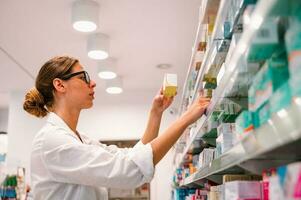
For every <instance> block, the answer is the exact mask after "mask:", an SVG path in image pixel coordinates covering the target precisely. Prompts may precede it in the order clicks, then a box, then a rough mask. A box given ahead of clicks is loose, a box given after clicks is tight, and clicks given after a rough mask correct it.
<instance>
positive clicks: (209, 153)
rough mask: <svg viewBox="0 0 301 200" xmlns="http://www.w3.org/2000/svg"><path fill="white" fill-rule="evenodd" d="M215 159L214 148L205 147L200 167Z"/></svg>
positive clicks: (200, 157) (200, 159) (200, 158)
mask: <svg viewBox="0 0 301 200" xmlns="http://www.w3.org/2000/svg"><path fill="white" fill-rule="evenodd" d="M213 159H214V149H213V148H205V149H204V150H203V151H202V152H201V153H200V156H199V163H198V168H202V167H204V166H206V165H209V164H210V163H211V162H212V161H213Z"/></svg>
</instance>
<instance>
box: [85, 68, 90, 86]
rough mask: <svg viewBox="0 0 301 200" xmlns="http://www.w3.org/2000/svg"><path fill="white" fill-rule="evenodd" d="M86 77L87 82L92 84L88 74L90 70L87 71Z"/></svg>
mask: <svg viewBox="0 0 301 200" xmlns="http://www.w3.org/2000/svg"><path fill="white" fill-rule="evenodd" d="M85 79H86V83H87V84H90V76H89V74H88V72H86V71H85Z"/></svg>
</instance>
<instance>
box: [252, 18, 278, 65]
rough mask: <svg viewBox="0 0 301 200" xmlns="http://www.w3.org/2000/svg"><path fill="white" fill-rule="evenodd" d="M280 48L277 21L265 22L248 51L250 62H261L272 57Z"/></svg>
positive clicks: (269, 20)
mask: <svg viewBox="0 0 301 200" xmlns="http://www.w3.org/2000/svg"><path fill="white" fill-rule="evenodd" d="M277 48H279V39H278V30H277V21H276V20H275V19H273V18H271V19H268V20H265V22H264V24H263V25H262V26H261V27H260V29H259V30H258V32H257V34H256V36H255V37H254V38H253V40H252V43H251V46H250V47H249V49H248V51H247V60H248V62H259V61H263V60H266V59H268V58H270V57H271V56H272V54H273V53H274V52H275V50H276V49H277Z"/></svg>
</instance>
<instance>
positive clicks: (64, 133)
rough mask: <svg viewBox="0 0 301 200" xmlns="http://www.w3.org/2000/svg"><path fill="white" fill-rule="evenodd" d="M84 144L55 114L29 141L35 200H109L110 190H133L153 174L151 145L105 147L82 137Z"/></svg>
mask: <svg viewBox="0 0 301 200" xmlns="http://www.w3.org/2000/svg"><path fill="white" fill-rule="evenodd" d="M81 137H82V140H83V143H82V142H81V141H80V140H79V138H78V137H77V136H76V135H75V134H74V133H73V132H72V130H71V129H70V128H69V127H68V126H67V124H66V123H65V122H64V121H63V120H62V119H61V118H60V117H59V116H58V115H56V114H55V113H50V116H49V117H48V120H47V123H46V125H45V126H44V127H43V128H42V129H41V130H40V131H39V133H38V134H37V135H36V136H35V138H34V140H33V146H32V152H31V180H32V186H33V195H34V199H35V200H77V199H89V200H96V199H101V200H105V199H108V194H107V190H106V189H105V187H109V188H135V187H138V186H139V185H141V184H143V183H146V182H150V181H151V179H152V177H153V174H154V164H153V153H152V148H151V146H150V144H147V145H144V144H142V143H141V142H139V143H138V144H137V145H135V146H134V148H130V149H120V148H117V147H116V146H113V145H111V146H106V145H104V144H100V143H99V142H97V141H93V140H91V139H89V138H88V137H87V136H85V135H82V134H81Z"/></svg>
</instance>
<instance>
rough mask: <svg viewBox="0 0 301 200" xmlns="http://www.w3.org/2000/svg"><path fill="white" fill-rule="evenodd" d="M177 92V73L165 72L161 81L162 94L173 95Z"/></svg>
mask: <svg viewBox="0 0 301 200" xmlns="http://www.w3.org/2000/svg"><path fill="white" fill-rule="evenodd" d="M176 93H177V75H176V74H165V75H164V82H163V95H164V96H166V97H173V96H175V95H176Z"/></svg>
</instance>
